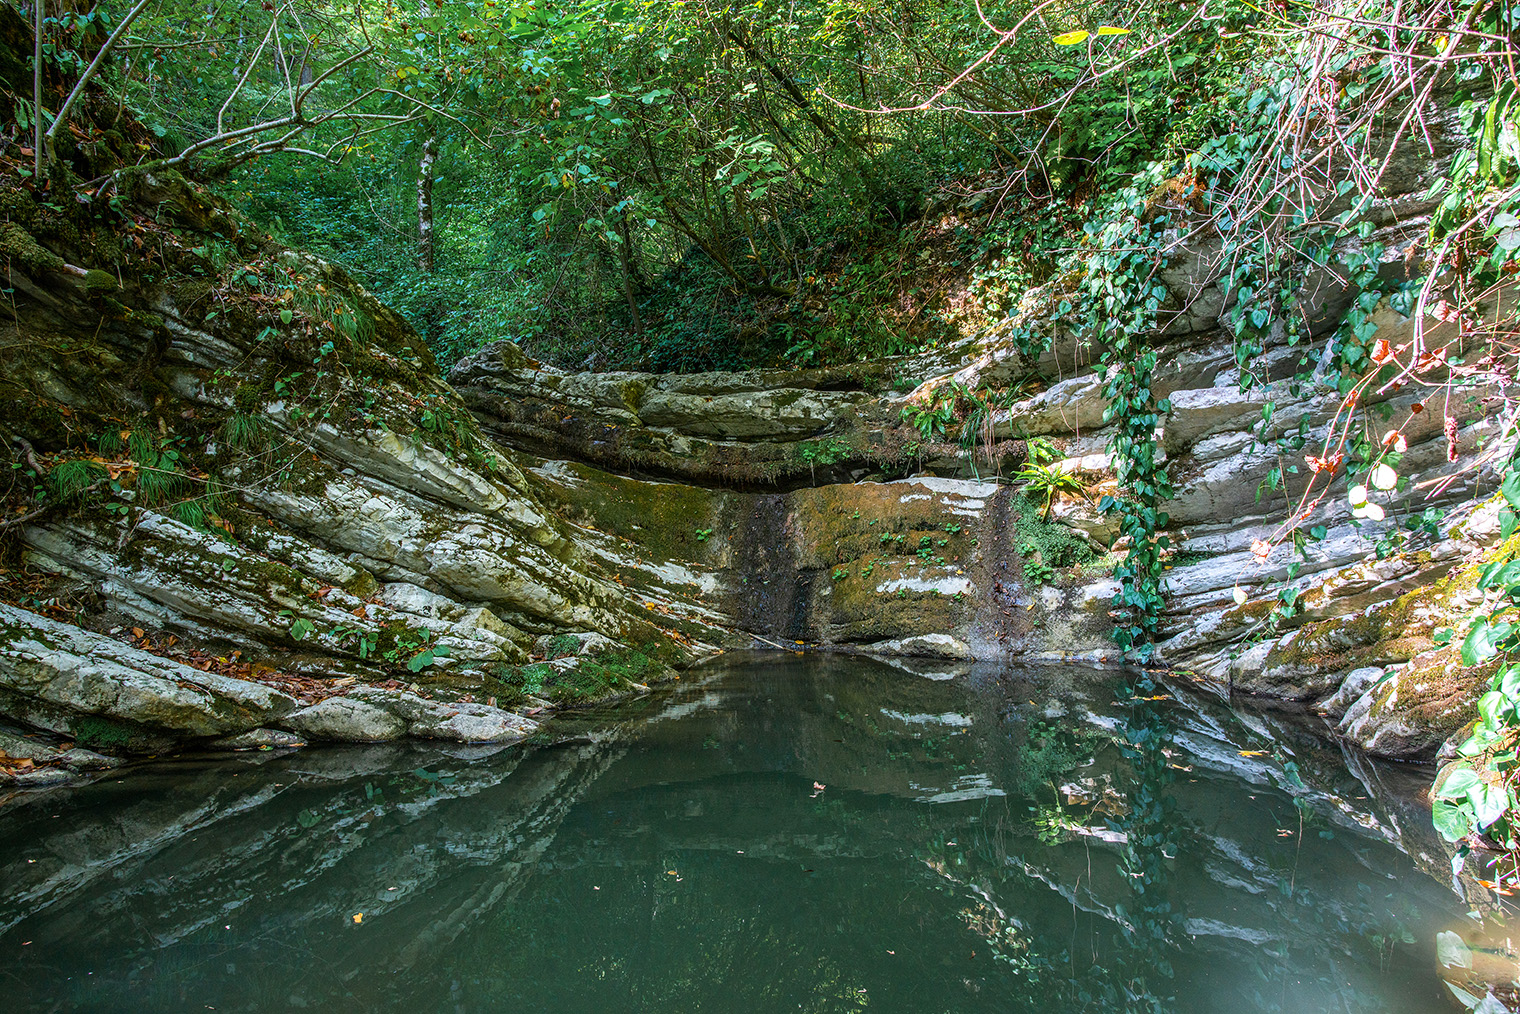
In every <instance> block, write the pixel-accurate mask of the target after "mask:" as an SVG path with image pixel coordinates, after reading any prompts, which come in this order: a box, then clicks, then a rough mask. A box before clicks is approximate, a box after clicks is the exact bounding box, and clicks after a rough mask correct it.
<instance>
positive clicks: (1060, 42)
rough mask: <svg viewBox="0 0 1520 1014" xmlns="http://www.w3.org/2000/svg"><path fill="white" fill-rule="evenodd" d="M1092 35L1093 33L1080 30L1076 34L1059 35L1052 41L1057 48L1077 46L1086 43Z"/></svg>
mask: <svg viewBox="0 0 1520 1014" xmlns="http://www.w3.org/2000/svg"><path fill="white" fill-rule="evenodd" d="M1099 31H1102V29H1099ZM1091 34H1092V32H1089V31H1086V30H1084V29H1081V28H1079V29H1077V30H1076V31H1074V32H1066V33H1064V34H1061V35H1057V36H1056V37H1055V38H1054V39H1051V40H1050V41H1051V42H1054V43H1055V44H1056V45H1057V46H1077V45H1080V44H1082V43H1084V42H1086V41H1087V37H1088V36H1089V35H1091Z"/></svg>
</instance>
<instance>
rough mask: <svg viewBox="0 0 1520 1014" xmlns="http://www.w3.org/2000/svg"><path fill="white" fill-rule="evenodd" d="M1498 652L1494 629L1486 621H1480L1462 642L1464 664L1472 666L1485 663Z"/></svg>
mask: <svg viewBox="0 0 1520 1014" xmlns="http://www.w3.org/2000/svg"><path fill="white" fill-rule="evenodd" d="M1496 650H1497V649H1496V648H1495V647H1494V631H1493V628H1492V627H1490V626H1489V625H1488V622H1487V621H1486V620H1479V621H1478V622H1477V623H1475V624H1474V625H1473V628H1472V630H1470V631H1468V632H1467V637H1466V638H1464V639H1463V641H1462V664H1463V665H1469V666H1471V665H1477V664H1478V663H1480V662H1485V661H1487V660H1488V659H1490V658H1493V656H1494V653H1495V651H1496Z"/></svg>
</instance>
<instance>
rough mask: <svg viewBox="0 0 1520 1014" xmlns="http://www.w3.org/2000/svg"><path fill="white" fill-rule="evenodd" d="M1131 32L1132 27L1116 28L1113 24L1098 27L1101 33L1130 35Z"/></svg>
mask: <svg viewBox="0 0 1520 1014" xmlns="http://www.w3.org/2000/svg"><path fill="white" fill-rule="evenodd" d="M1129 33H1130V29H1128V28H1116V27H1114V26H1113V25H1100V26H1099V27H1098V34H1099V35H1128V34H1129Z"/></svg>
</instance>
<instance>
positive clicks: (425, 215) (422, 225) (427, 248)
mask: <svg viewBox="0 0 1520 1014" xmlns="http://www.w3.org/2000/svg"><path fill="white" fill-rule="evenodd" d="M437 161H438V137H437V136H436V135H435V134H432V133H429V134H428V136H427V137H426V138H424V139H423V142H422V160H421V162H419V163H418V165H417V269H418V270H419V271H421V272H422V273H423V274H427V275H430V274H432V273H433V245H434V244H433V164H434V163H435V162H437Z"/></svg>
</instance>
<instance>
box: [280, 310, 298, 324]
mask: <svg viewBox="0 0 1520 1014" xmlns="http://www.w3.org/2000/svg"><path fill="white" fill-rule="evenodd" d="M295 319H296V315H295V314H293V313H291V312H290V311H289V310H281V311H280V323H281V324H289V323H290V322H291V321H293V320H295Z"/></svg>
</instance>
